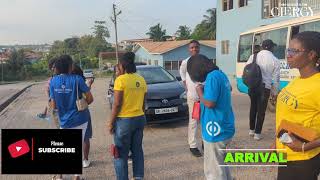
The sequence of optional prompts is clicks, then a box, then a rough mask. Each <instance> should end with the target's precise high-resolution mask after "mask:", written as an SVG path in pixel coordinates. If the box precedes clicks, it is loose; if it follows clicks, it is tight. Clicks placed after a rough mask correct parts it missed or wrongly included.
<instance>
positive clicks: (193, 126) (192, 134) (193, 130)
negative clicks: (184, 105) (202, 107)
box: [187, 98, 199, 148]
mask: <svg viewBox="0 0 320 180" xmlns="http://www.w3.org/2000/svg"><path fill="white" fill-rule="evenodd" d="M187 102H188V107H189V125H188V143H189V146H190V148H198V145H197V139H196V136H197V129H198V123H199V122H198V121H197V120H195V119H192V111H193V105H194V103H195V102H197V101H194V100H192V99H189V98H188V99H187Z"/></svg>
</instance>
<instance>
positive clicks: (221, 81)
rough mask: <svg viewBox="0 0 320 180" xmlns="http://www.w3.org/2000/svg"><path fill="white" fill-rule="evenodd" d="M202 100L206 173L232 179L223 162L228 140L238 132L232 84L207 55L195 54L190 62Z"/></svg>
mask: <svg viewBox="0 0 320 180" xmlns="http://www.w3.org/2000/svg"><path fill="white" fill-rule="evenodd" d="M187 71H188V73H189V75H190V78H191V79H192V81H194V82H196V83H197V86H196V91H197V93H198V95H199V99H200V102H201V115H200V123H201V129H202V138H203V141H204V173H205V176H206V178H207V179H208V180H209V179H210V180H211V179H223V180H225V179H227V180H228V179H232V177H231V174H230V171H229V168H228V167H223V166H219V165H223V164H224V158H225V152H226V151H224V150H220V149H226V146H227V144H228V143H229V142H230V141H231V139H232V137H233V136H234V133H235V126H234V114H233V111H232V105H231V85H230V82H229V80H228V78H227V76H226V75H225V74H224V73H223V72H222V71H221V70H219V68H218V67H217V66H216V65H215V64H214V63H213V61H211V60H209V59H208V58H207V57H206V56H204V55H195V56H192V57H191V58H190V59H189V61H188V65H187Z"/></svg>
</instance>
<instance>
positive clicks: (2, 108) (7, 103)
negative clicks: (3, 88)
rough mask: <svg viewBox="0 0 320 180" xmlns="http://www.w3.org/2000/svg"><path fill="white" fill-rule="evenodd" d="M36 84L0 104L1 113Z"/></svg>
mask: <svg viewBox="0 0 320 180" xmlns="http://www.w3.org/2000/svg"><path fill="white" fill-rule="evenodd" d="M33 85H34V84H30V85H28V86H26V87H25V88H23V89H21V90H20V91H18V92H17V93H15V94H14V95H12V96H11V97H10V98H9V99H7V100H6V101H5V102H4V103H2V104H0V112H2V111H3V110H4V109H5V108H6V107H8V106H9V104H10V103H12V102H13V101H14V100H15V99H17V97H19V96H20V95H21V94H22V93H23V92H24V91H25V90H27V89H28V88H29V87H31V86H33Z"/></svg>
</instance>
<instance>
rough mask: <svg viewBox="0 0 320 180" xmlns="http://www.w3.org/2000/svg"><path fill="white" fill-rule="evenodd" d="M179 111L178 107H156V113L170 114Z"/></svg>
mask: <svg viewBox="0 0 320 180" xmlns="http://www.w3.org/2000/svg"><path fill="white" fill-rule="evenodd" d="M175 112H178V107H172V108H162V109H155V114H168V113H175Z"/></svg>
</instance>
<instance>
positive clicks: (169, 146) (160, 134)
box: [0, 79, 276, 180]
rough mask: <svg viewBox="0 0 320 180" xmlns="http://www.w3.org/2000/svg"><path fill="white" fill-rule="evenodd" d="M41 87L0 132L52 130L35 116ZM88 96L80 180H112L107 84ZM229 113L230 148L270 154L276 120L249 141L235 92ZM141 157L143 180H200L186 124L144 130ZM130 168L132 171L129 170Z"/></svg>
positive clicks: (249, 174) (242, 100) (7, 116)
mask: <svg viewBox="0 0 320 180" xmlns="http://www.w3.org/2000/svg"><path fill="white" fill-rule="evenodd" d="M43 86H44V84H38V85H34V86H33V87H31V88H29V89H28V90H26V91H25V92H24V93H23V94H22V95H21V96H19V97H18V98H17V99H16V100H15V101H14V102H13V103H12V104H11V105H9V106H8V107H7V109H5V110H4V111H3V112H1V113H0V128H2V129H6V128H53V126H52V125H51V124H49V123H48V122H45V121H39V120H36V119H35V115H36V114H37V113H39V112H40V111H42V110H43V107H44V105H45V104H46V98H45V95H44V94H43ZM92 92H93V95H94V98H95V101H94V103H93V104H92V105H91V107H90V111H91V115H92V121H93V136H94V137H93V139H92V149H91V154H90V159H91V160H92V161H93V162H92V166H90V167H89V168H87V169H85V170H84V173H83V176H84V177H85V178H86V179H89V180H91V179H92V180H98V179H99V180H100V179H110V180H112V179H115V177H114V170H113V164H112V159H111V157H110V155H109V150H108V146H109V145H110V144H111V143H112V136H111V135H109V134H108V133H107V132H106V128H105V124H106V120H107V118H108V117H109V115H110V109H109V105H108V104H107V103H106V101H105V95H106V94H105V92H106V79H97V81H96V82H95V84H94V86H93V89H92ZM233 107H234V112H235V115H236V136H235V137H234V139H233V141H232V143H231V145H230V148H268V147H269V145H270V144H271V139H272V136H273V134H274V128H273V127H274V115H273V114H271V113H268V114H267V116H266V120H265V125H264V130H263V136H264V139H263V140H261V141H259V142H257V141H254V140H253V139H252V138H249V136H248V120H247V115H248V108H249V100H248V97H247V96H246V95H242V94H239V93H237V92H236V91H235V92H234V94H233ZM199 135H200V134H199ZM144 153H145V179H146V180H157V179H161V180H162V179H165V180H176V179H178V180H180V179H181V180H186V179H190V180H197V179H204V176H203V158H195V157H193V156H191V155H190V153H189V149H188V144H187V123H186V122H179V123H171V124H166V125H151V126H150V125H149V126H147V127H146V128H145V131H144ZM129 167H130V168H131V165H130V166H129ZM130 173H131V169H130ZM232 175H233V176H234V177H235V178H236V179H275V176H276V168H274V167H273V168H271V167H270V168H262V167H256V168H252V167H250V168H245V167H242V168H240V167H237V168H232ZM50 177H51V176H50V175H41V176H40V175H32V176H29V175H24V176H21V175H19V176H18V175H10V176H9V175H0V179H3V180H24V179H27V180H46V179H48V180H49V179H50ZM68 178H70V176H69V177H68Z"/></svg>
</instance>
